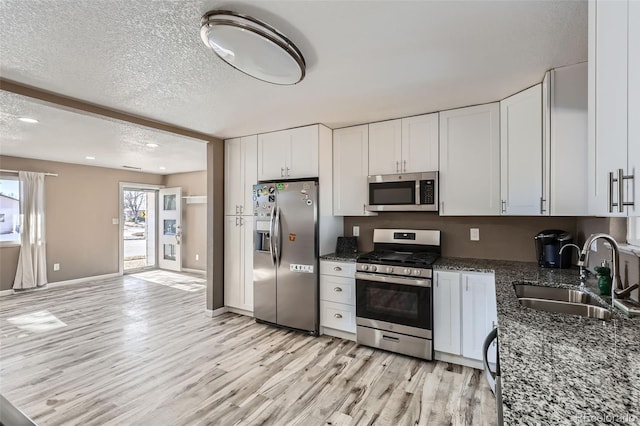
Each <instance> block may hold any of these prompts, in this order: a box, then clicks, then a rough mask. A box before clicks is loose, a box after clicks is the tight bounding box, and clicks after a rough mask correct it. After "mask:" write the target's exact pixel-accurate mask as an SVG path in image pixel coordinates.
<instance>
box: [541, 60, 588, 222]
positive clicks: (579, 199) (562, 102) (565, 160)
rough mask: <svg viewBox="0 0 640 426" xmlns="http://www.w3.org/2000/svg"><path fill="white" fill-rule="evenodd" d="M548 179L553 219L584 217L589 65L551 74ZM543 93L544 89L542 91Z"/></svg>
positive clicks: (553, 71) (585, 207)
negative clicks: (558, 217)
mask: <svg viewBox="0 0 640 426" xmlns="http://www.w3.org/2000/svg"><path fill="white" fill-rule="evenodd" d="M548 74H549V80H550V81H549V86H550V87H549V92H548V93H549V105H548V106H547V107H546V108H545V109H548V110H549V114H550V117H551V118H550V120H547V121H546V123H545V131H548V133H547V136H546V138H545V139H546V141H548V143H547V144H546V150H545V151H546V152H549V156H550V159H549V157H547V158H546V159H545V163H546V167H545V177H544V178H543V181H546V182H548V189H547V194H548V195H546V196H544V198H545V199H546V200H549V202H548V204H546V206H548V210H549V211H550V214H551V216H584V215H587V214H588V208H587V164H588V160H587V97H588V95H587V93H588V86H587V74H588V73H587V63H586V62H583V63H580V64H575V65H569V66H566V67H561V68H556V69H553V70H551V71H550V72H549V73H548ZM543 90H544V89H543Z"/></svg>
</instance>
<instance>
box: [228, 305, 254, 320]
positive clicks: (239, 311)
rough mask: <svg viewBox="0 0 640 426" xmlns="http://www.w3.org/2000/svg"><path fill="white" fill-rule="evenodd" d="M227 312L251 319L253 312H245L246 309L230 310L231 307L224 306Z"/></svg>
mask: <svg viewBox="0 0 640 426" xmlns="http://www.w3.org/2000/svg"><path fill="white" fill-rule="evenodd" d="M225 309H226V310H227V312H233V313H234V314H238V315H245V316H248V317H252V318H253V312H251V311H247V310H246V309H239V308H232V307H231V306H225Z"/></svg>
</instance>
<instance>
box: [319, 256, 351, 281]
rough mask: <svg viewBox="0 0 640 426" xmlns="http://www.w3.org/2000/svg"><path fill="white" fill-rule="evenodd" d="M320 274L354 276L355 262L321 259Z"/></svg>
mask: <svg viewBox="0 0 640 426" xmlns="http://www.w3.org/2000/svg"><path fill="white" fill-rule="evenodd" d="M320 274H321V275H335V276H337V277H347V278H355V276H356V264H355V262H334V261H332V260H321V261H320Z"/></svg>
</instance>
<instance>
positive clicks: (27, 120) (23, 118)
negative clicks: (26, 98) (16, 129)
mask: <svg viewBox="0 0 640 426" xmlns="http://www.w3.org/2000/svg"><path fill="white" fill-rule="evenodd" d="M18 120H20V121H22V122H23V123H31V124H35V123H37V122H38V120H36V119H35V118H29V117H20V118H18Z"/></svg>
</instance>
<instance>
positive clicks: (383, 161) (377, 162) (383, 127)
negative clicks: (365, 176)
mask: <svg viewBox="0 0 640 426" xmlns="http://www.w3.org/2000/svg"><path fill="white" fill-rule="evenodd" d="M393 173H402V122H401V120H389V121H381V122H379V123H371V124H369V174H370V175H388V174H393Z"/></svg>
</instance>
